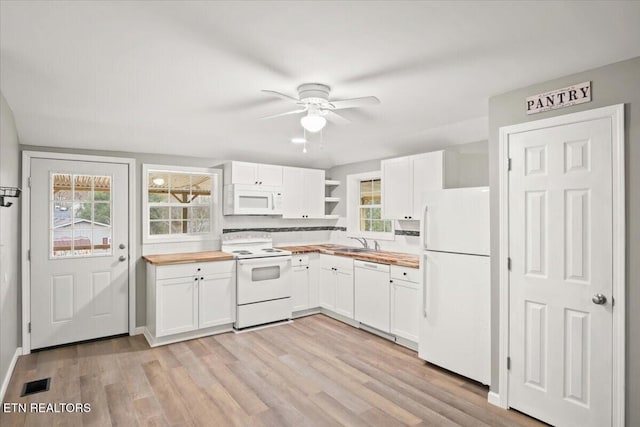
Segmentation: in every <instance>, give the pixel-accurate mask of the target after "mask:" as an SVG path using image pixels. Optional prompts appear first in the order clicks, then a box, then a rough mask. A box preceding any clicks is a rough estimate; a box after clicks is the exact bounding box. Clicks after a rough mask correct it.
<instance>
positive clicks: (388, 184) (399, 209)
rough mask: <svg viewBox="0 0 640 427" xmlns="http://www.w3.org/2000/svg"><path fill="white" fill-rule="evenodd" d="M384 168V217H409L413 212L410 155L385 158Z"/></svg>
mask: <svg viewBox="0 0 640 427" xmlns="http://www.w3.org/2000/svg"><path fill="white" fill-rule="evenodd" d="M381 168H382V217H383V218H385V219H407V218H405V217H408V216H410V215H412V214H413V206H412V198H413V192H412V187H411V170H410V161H409V157H400V158H398V159H389V160H383V161H382V162H381Z"/></svg>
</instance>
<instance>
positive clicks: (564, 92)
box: [527, 81, 591, 114]
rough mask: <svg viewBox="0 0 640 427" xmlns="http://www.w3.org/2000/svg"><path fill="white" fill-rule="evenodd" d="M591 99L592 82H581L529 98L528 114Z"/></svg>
mask: <svg viewBox="0 0 640 427" xmlns="http://www.w3.org/2000/svg"><path fill="white" fill-rule="evenodd" d="M590 101H591V82H590V81H589V82H584V83H579V84H576V85H573V86H568V87H564V88H562V89H556V90H552V91H551V92H546V93H541V94H539V95H533V96H530V97H528V98H527V114H535V113H541V112H543V111H549V110H555V109H556V108H564V107H570V106H572V105H577V104H582V103H584V102H590Z"/></svg>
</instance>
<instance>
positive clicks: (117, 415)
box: [105, 383, 140, 427]
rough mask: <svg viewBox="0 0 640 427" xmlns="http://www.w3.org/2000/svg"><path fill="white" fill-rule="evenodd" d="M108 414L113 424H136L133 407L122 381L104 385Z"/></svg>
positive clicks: (137, 423) (124, 425) (125, 426)
mask: <svg viewBox="0 0 640 427" xmlns="http://www.w3.org/2000/svg"><path fill="white" fill-rule="evenodd" d="M105 392H106V395H107V404H108V405H109V416H110V418H111V423H112V425H114V426H122V427H127V426H132V427H133V426H138V425H140V423H139V422H138V419H137V418H136V416H135V414H136V412H135V407H134V406H133V401H132V400H131V396H130V395H129V392H128V391H127V388H126V386H125V385H124V384H122V383H114V384H108V385H106V386H105Z"/></svg>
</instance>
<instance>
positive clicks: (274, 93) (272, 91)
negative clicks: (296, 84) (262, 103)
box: [262, 89, 300, 103]
mask: <svg viewBox="0 0 640 427" xmlns="http://www.w3.org/2000/svg"><path fill="white" fill-rule="evenodd" d="M262 92H264V93H269V94H271V95H275V96H277V97H279V98H283V99H286V100H287V101H293V102H295V103H298V102H300V100H299V99H298V98H294V97H293V96H289V95H287V94H284V93H280V92H276V91H275V90H267V89H262Z"/></svg>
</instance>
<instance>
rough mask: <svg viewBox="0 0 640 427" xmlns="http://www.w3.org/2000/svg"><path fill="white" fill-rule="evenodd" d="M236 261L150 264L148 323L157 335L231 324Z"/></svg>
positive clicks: (149, 330) (151, 337)
mask: <svg viewBox="0 0 640 427" xmlns="http://www.w3.org/2000/svg"><path fill="white" fill-rule="evenodd" d="M235 266H236V262H235V260H234V261H214V262H203V263H189V264H172V265H152V264H149V265H147V326H146V329H147V331H148V333H149V334H150V337H148V339H151V340H152V341H153V343H151V344H152V345H154V344H162V343H163V342H162V340H160V342H158V340H156V339H157V338H161V337H169V336H171V335H176V334H183V335H181V337H183V339H188V338H189V337H188V336H186V335H184V334H186V333H188V332H200V331H201V332H205V331H203V330H204V329H207V328H212V327H215V326H220V325H231V324H232V323H233V322H234V321H235V307H236V304H235V288H236V287H235V284H236V271H235Z"/></svg>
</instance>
